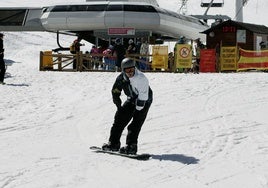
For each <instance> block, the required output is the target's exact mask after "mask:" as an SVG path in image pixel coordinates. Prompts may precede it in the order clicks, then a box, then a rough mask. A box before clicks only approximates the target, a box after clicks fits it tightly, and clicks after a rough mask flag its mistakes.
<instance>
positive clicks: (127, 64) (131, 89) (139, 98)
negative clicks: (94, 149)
mask: <svg viewBox="0 0 268 188" xmlns="http://www.w3.org/2000/svg"><path fill="white" fill-rule="evenodd" d="M121 69H122V72H121V74H120V75H119V76H118V77H117V78H116V80H115V83H114V85H113V88H112V96H113V102H114V104H115V105H116V106H117V111H116V113H115V117H114V123H113V126H112V128H111V131H110V137H109V142H108V144H104V145H103V146H102V149H103V150H110V151H119V152H120V153H125V154H136V153H137V150H138V147H137V144H138V136H139V133H140V130H141V127H142V125H143V123H144V121H145V119H146V116H147V113H148V111H149V108H150V106H151V103H152V101H153V92H152V90H151V88H150V86H149V81H148V79H147V78H146V76H145V75H144V74H143V73H142V72H140V71H139V70H138V69H137V68H136V67H135V62H134V61H133V60H131V59H130V58H125V59H123V61H122V64H121ZM122 90H123V91H124V93H125V95H126V96H127V100H126V101H125V102H124V104H123V105H122V101H121V99H120V95H121V92H122ZM131 119H132V121H131ZM130 121H131V123H130V124H129V125H128V123H129V122H130ZM127 125H128V127H127V129H128V133H127V137H126V146H125V147H122V148H120V146H121V143H120V137H121V135H122V132H123V130H124V128H125V127H126V126H127Z"/></svg>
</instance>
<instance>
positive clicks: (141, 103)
mask: <svg viewBox="0 0 268 188" xmlns="http://www.w3.org/2000/svg"><path fill="white" fill-rule="evenodd" d="M145 102H146V101H142V100H137V101H136V110H138V111H141V110H142V109H143V108H144V106H145Z"/></svg>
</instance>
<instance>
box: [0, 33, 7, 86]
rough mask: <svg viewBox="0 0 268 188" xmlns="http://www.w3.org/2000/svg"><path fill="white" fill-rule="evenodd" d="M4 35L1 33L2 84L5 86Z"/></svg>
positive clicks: (0, 73)
mask: <svg viewBox="0 0 268 188" xmlns="http://www.w3.org/2000/svg"><path fill="white" fill-rule="evenodd" d="M3 38H4V34H3V33H0V84H2V85H4V84H5V82H4V79H5V73H6V65H5V61H4V51H5V50H4V44H3Z"/></svg>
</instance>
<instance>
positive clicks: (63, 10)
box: [51, 5, 69, 12]
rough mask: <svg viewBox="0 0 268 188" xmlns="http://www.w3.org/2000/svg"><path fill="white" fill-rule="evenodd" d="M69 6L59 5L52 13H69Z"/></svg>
mask: <svg viewBox="0 0 268 188" xmlns="http://www.w3.org/2000/svg"><path fill="white" fill-rule="evenodd" d="M68 8H69V6H68V5H58V6H55V7H54V8H52V10H51V12H66V11H68Z"/></svg>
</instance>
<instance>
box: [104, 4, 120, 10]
mask: <svg viewBox="0 0 268 188" xmlns="http://www.w3.org/2000/svg"><path fill="white" fill-rule="evenodd" d="M106 10H107V11H123V6H122V5H108V6H107V9H106Z"/></svg>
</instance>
